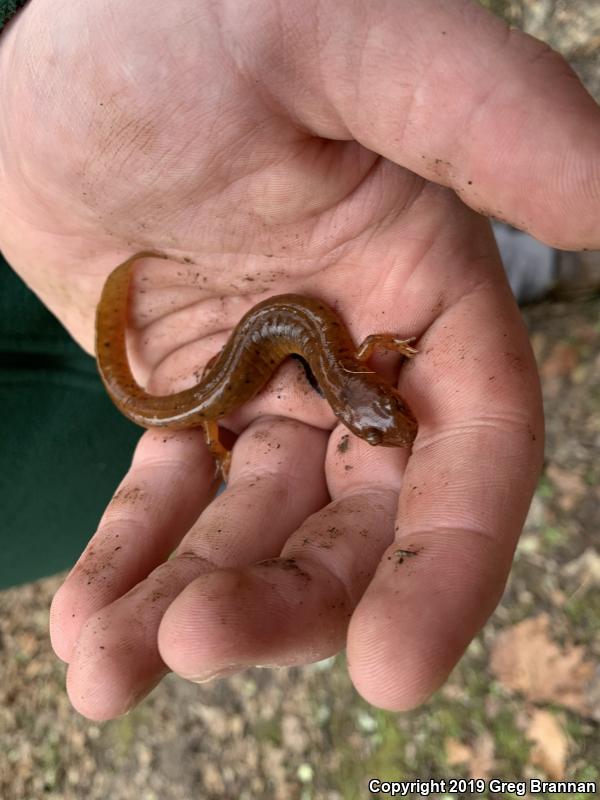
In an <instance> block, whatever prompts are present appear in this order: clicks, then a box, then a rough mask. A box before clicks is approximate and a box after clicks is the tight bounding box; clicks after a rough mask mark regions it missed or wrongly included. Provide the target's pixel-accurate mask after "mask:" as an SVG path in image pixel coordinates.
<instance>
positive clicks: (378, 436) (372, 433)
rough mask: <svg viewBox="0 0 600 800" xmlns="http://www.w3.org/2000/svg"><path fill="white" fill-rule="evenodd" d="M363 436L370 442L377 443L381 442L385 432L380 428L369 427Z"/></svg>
mask: <svg viewBox="0 0 600 800" xmlns="http://www.w3.org/2000/svg"><path fill="white" fill-rule="evenodd" d="M363 437H364V439H366V441H367V442H368V443H369V444H373V445H377V444H381V441H382V439H383V434H382V432H381V431H380V430H379V429H378V428H367V429H366V430H365V432H364V433H363Z"/></svg>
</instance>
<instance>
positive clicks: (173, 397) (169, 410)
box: [96, 252, 417, 473]
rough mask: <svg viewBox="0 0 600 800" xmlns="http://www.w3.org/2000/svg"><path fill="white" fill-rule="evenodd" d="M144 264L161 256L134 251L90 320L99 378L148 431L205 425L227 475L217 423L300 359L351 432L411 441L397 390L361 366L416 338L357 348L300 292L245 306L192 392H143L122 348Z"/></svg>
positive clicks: (396, 443)
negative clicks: (289, 361)
mask: <svg viewBox="0 0 600 800" xmlns="http://www.w3.org/2000/svg"><path fill="white" fill-rule="evenodd" d="M144 257H155V258H156V257H159V258H165V256H164V255H163V254H162V253H155V252H144V253H138V254H137V255H135V256H132V257H131V258H129V259H128V260H127V261H125V262H124V263H123V264H121V265H120V266H118V267H117V268H116V269H115V270H114V271H113V272H112V273H111V274H110V275H109V277H108V279H107V281H106V283H105V285H104V288H103V290H102V296H101V298H100V303H99V304H98V310H97V315H96V356H97V359H98V367H99V370H100V375H101V377H102V381H103V382H104V385H105V387H106V389H107V391H108V394H109V395H110V397H111V398H112V400H113V402H114V403H115V405H116V406H117V407H118V408H119V409H120V410H121V412H122V413H123V414H124V415H125V416H126V417H129V419H131V420H132V421H133V422H136V423H137V424H138V425H141V426H142V427H144V428H151V427H161V426H163V427H167V428H172V429H181V428H193V427H199V426H203V427H204V428H205V431H206V434H207V440H208V443H209V446H211V450H212V452H213V454H214V455H215V456H216V457H217V459H218V460H219V461H220V462H221V468H222V471H223V472H224V473H226V471H227V468H228V460H229V456H228V454H227V451H225V449H224V448H223V447H222V445H221V444H220V443H219V441H218V427H217V420H219V419H220V418H222V417H225V416H227V414H230V413H231V412H232V411H234V410H235V409H236V408H238V407H239V406H241V405H242V404H243V403H246V402H248V401H249V400H251V399H252V398H253V397H255V396H256V395H257V394H258V393H259V392H260V390H261V389H262V388H263V386H264V385H265V384H266V383H267V382H268V381H269V379H270V378H271V376H272V375H273V373H274V372H275V370H276V369H277V367H278V366H279V365H280V364H281V363H282V361H284V360H285V359H286V358H287V357H288V356H291V355H298V356H300V357H301V358H303V359H304V360H305V361H306V362H307V364H308V366H309V367H310V369H311V371H312V373H313V375H314V376H315V378H316V380H317V382H318V384H319V388H320V389H321V391H322V393H323V395H324V396H325V399H326V400H327V401H328V403H329V405H330V406H331V408H332V410H333V412H334V413H335V415H336V416H337V417H338V419H339V420H341V422H343V423H344V425H345V426H346V427H347V428H349V429H350V430H351V431H352V433H354V434H356V436H360V437H361V438H362V439H365V440H366V441H367V442H369V444H372V445H386V446H388V447H406V446H408V445H410V444H412V442H413V441H414V438H415V436H416V434H417V421H416V419H415V417H414V416H413V414H412V412H411V411H410V409H409V408H408V406H407V405H406V403H405V402H404V400H403V399H402V397H401V396H400V394H399V393H398V392H397V390H396V389H395V388H394V387H393V386H391V385H390V384H388V383H386V382H385V381H384V380H383V379H382V378H380V377H379V376H378V375H377V374H376V373H375V372H372V371H370V370H368V368H366V366H365V364H364V362H365V361H366V359H368V358H369V356H370V354H371V353H372V352H373V349H374V348H375V347H379V346H381V347H385V348H387V349H394V350H397V351H399V352H400V353H402V354H403V355H404V356H407V357H412V356H414V355H415V353H416V352H417V351H416V350H414V349H413V348H412V347H410V345H409V342H410V341H412V340H410V339H408V340H406V339H398V338H397V337H395V336H393V335H390V334H376V335H372V336H368V337H367V338H366V339H365V341H364V342H363V343H362V344H361V345H360V346H359V347H358V348H357V347H355V345H354V342H353V341H352V338H351V336H350V334H349V332H348V329H347V328H346V326H345V324H344V323H343V321H342V320H341V318H340V317H339V316H338V314H337V313H336V312H335V311H333V310H332V309H331V308H329V307H328V306H326V305H325V304H324V303H322V302H321V301H320V300H317V299H314V298H310V297H304V296H302V295H298V294H282V295H277V296H274V297H269V298H268V299H267V300H263V301H262V302H260V303H258V304H257V305H255V306H254V307H253V308H251V309H250V311H248V312H247V313H246V314H245V315H244V316H243V317H242V319H241V320H240V321H239V323H238V324H237V326H236V327H235V329H234V330H233V332H232V334H231V336H230V337H229V340H228V341H227V343H226V344H225V346H224V347H223V349H222V350H221V351H220V352H219V353H218V354H217V355H216V356H215V357H214V358H213V359H211V361H209V363H208V365H207V367H206V369H205V373H204V375H203V376H202V379H201V380H200V381H199V382H198V383H197V384H196V385H195V386H192V387H191V388H189V389H184V390H183V391H180V392H176V393H175V394H170V395H163V396H157V395H152V394H148V393H147V392H146V391H145V390H144V389H143V388H142V387H141V386H139V385H138V384H137V383H136V381H135V379H134V377H133V375H132V373H131V369H130V367H129V362H128V358H127V348H126V342H125V330H126V327H127V309H128V301H127V299H128V294H129V282H130V278H131V272H132V269H133V265H134V262H135V261H136V260H137V259H139V258H144ZM224 460H225V461H226V462H227V463H226V464H225V465H223V461H224Z"/></svg>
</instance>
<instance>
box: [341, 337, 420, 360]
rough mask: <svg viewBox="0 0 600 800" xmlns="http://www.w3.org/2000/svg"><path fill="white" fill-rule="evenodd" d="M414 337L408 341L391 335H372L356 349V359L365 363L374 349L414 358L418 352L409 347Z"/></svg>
mask: <svg viewBox="0 0 600 800" xmlns="http://www.w3.org/2000/svg"><path fill="white" fill-rule="evenodd" d="M415 339H416V337H415V336H411V337H410V339H399V338H398V337H397V336H394V334H393V333H373V334H371V335H370V336H367V338H366V339H365V340H364V342H362V343H361V344H360V345H359V346H358V347H357V348H356V357H357V358H358V360H359V361H366V360H367V359H368V358H370V357H371V355H372V354H373V350H375V348H376V347H380V348H382V349H383V350H394V351H395V352H396V353H401V354H402V355H403V356H405V357H406V358H414V357H415V356H416V355H417V353H418V352H419V351H418V350H415V348H414V347H411V346H410V342H414V341H415Z"/></svg>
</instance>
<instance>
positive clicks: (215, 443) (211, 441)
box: [202, 419, 231, 482]
mask: <svg viewBox="0 0 600 800" xmlns="http://www.w3.org/2000/svg"><path fill="white" fill-rule="evenodd" d="M202 427H203V428H204V435H205V437H206V444H207V445H208V449H209V450H210V452H211V454H212V456H213V458H214V459H215V475H218V474H219V473H220V475H221V478H222V479H223V480H224V481H225V482H227V478H228V477H229V467H230V466H231V450H228V449H227V448H226V447H224V446H223V445H222V444H221V440H220V439H219V423H218V422H217V421H216V420H215V419H211V420H207V421H206V422H204V423H203V424H202Z"/></svg>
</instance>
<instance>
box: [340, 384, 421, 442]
mask: <svg viewBox="0 0 600 800" xmlns="http://www.w3.org/2000/svg"><path fill="white" fill-rule="evenodd" d="M345 399H346V403H347V404H346V406H345V408H344V413H343V416H342V418H343V421H344V423H345V424H346V425H347V427H348V428H350V430H351V431H352V432H353V433H355V434H356V435H357V436H360V438H361V439H364V440H365V441H367V442H368V443H369V444H371V445H383V446H384V447H407V446H408V445H411V444H412V443H413V441H414V440H415V436H416V435H417V429H418V425H417V421H416V419H415V417H414V415H413V413H412V411H411V410H410V409H409V407H408V406H407V405H406V403H405V402H404V401H403V400H402V398H401V397H400V395H399V394H398V392H397V391H396V390H395V389H393V388H392V387H391V386H388V385H385V384H380V383H379V382H377V383H375V382H374V383H372V384H370V385H365V384H364V383H361V384H358V382H357V384H355V385H354V386H348V387H347V391H346V392H345Z"/></svg>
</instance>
